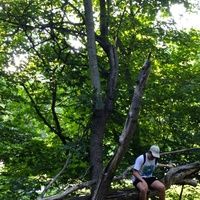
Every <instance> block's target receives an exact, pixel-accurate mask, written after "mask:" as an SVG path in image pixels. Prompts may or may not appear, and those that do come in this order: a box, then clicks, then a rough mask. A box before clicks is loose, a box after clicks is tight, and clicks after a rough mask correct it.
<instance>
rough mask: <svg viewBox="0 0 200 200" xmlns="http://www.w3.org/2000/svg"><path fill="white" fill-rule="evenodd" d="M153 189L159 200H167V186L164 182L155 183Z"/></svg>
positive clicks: (152, 185)
mask: <svg viewBox="0 0 200 200" xmlns="http://www.w3.org/2000/svg"><path fill="white" fill-rule="evenodd" d="M151 188H152V189H154V190H155V191H157V192H158V196H159V200H165V185H164V184H163V183H162V182H160V181H158V180H156V181H154V182H153V183H152V184H151Z"/></svg>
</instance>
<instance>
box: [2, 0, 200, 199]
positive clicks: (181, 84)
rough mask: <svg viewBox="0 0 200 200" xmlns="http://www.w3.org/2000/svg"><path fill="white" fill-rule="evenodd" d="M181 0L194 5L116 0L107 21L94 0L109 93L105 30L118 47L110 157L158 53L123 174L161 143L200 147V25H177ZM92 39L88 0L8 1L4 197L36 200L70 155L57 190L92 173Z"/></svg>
mask: <svg viewBox="0 0 200 200" xmlns="http://www.w3.org/2000/svg"><path fill="white" fill-rule="evenodd" d="M100 2H101V3H102V2H104V1H100ZM105 2H107V1H105ZM196 2H197V3H198V1H196ZM107 3H108V2H107ZM176 3H183V4H184V5H185V6H186V8H188V9H191V10H192V9H193V7H192V4H189V3H188V1H179V0H177V1H175V0H172V1H155V0H152V1H137V0H136V1H113V2H112V4H109V3H108V4H107V10H108V13H107V17H108V18H107V19H106V20H105V21H103V19H101V20H100V18H101V17H102V15H100V14H102V13H103V12H102V11H100V5H99V2H98V1H93V4H94V5H93V7H94V13H95V14H94V22H95V34H96V40H97V43H96V45H97V46H96V47H97V60H98V71H99V74H100V81H101V89H102V91H101V95H102V98H104V97H106V94H107V90H108V82H109V79H108V78H109V75H110V73H111V72H110V65H109V58H108V55H107V54H106V52H105V50H104V49H103V48H102V46H103V45H102V40H101V39H102V37H103V38H104V37H105V38H106V40H105V41H108V42H109V44H112V45H116V46H117V47H118V49H117V51H118V60H119V66H118V67H119V69H118V82H117V88H116V90H115V99H114V108H113V110H112V111H111V115H110V117H109V119H108V122H107V124H106V128H105V131H104V133H105V136H104V138H103V149H102V150H103V163H104V164H105V163H107V161H108V160H109V158H110V157H111V156H112V155H113V153H114V150H115V148H116V146H117V144H118V139H119V135H120V133H121V132H122V130H123V125H124V122H125V119H126V115H127V110H128V108H129V105H130V102H131V98H132V95H133V90H134V86H135V83H136V78H137V74H138V71H139V69H140V68H141V66H142V64H143V62H144V60H145V58H146V56H147V54H148V52H149V51H150V50H151V51H152V73H151V75H150V77H149V80H148V84H147V86H146V90H145V94H144V98H143V102H142V106H141V112H140V118H139V122H138V129H137V135H136V136H135V137H134V138H133V141H132V142H131V145H130V148H129V152H128V153H127V154H126V157H125V158H124V160H123V163H122V165H121V166H120V168H119V172H120V171H123V170H124V169H125V168H126V167H127V166H129V165H130V164H132V161H133V159H134V157H135V156H136V155H138V153H141V152H143V151H144V150H146V149H148V148H149V146H150V145H151V144H153V143H157V144H159V146H160V147H161V149H162V151H171V150H178V149H183V148H197V147H200V145H199V141H200V132H199V128H200V121H199V120H200V119H199V114H200V96H199V93H200V70H199V63H200V56H199V50H200V49H199V48H200V45H199V44H200V40H199V36H200V33H199V31H198V30H194V29H191V30H177V28H176V26H175V24H174V22H173V21H172V20H169V19H170V12H169V11H170V6H171V5H172V4H176ZM101 6H102V5H101ZM101 8H102V7H101ZM158 13H159V14H160V15H161V16H162V18H157V16H158ZM99 15H100V16H99ZM167 19H168V20H167ZM102 21H103V22H104V23H105V24H107V25H108V30H106V28H105V26H101V25H102ZM104 28H105V30H104ZM107 31H108V32H109V33H107ZM100 32H101V33H100ZM103 33H104V34H103ZM86 41H87V38H86V27H85V15H84V6H83V3H82V2H80V1H67V0H66V1H65V0H63V1H58V0H51V1H49V0H43V1H41V0H38V1H31V0H30V1H25V0H7V1H6V0H4V1H2V2H1V3H0V44H1V45H0V52H1V54H0V73H1V79H0V87H1V90H0V113H1V115H0V160H1V165H0V173H1V176H0V199H4V200H7V199H8V200H9V199H20V200H23V199H24V200H25V199H36V197H37V196H38V193H39V192H40V190H41V186H44V185H46V184H47V183H48V182H49V180H50V178H52V177H54V176H55V175H56V174H57V173H58V172H59V171H60V170H61V169H62V167H63V165H64V164H65V162H66V160H67V159H69V163H68V166H67V169H66V170H65V172H64V173H63V174H62V176H61V177H60V178H59V179H58V180H57V182H56V184H54V185H53V187H52V190H50V192H49V193H56V192H58V191H61V190H62V189H63V188H64V187H66V186H70V185H71V184H72V183H73V184H74V183H78V182H81V181H86V180H90V178H91V176H90V170H91V166H90V155H89V149H90V146H91V145H90V139H91V135H92V131H91V128H92V123H91V121H92V119H93V117H94V101H95V100H94V91H93V87H92V84H91V72H90V70H89V67H88V57H87V47H86ZM198 158H199V152H192V153H191V154H183V155H182V154H181V155H178V156H176V157H166V158H165V157H164V158H163V160H164V161H165V162H168V161H172V162H176V163H177V164H183V163H188V162H193V161H195V160H197V159H198Z"/></svg>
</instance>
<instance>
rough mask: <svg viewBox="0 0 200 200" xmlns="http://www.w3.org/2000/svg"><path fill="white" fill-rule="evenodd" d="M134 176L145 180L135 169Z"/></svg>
mask: <svg viewBox="0 0 200 200" xmlns="http://www.w3.org/2000/svg"><path fill="white" fill-rule="evenodd" d="M133 176H135V177H136V178H137V179H139V180H140V181H142V182H143V181H144V179H143V178H142V176H140V174H139V172H138V171H137V170H135V169H133Z"/></svg>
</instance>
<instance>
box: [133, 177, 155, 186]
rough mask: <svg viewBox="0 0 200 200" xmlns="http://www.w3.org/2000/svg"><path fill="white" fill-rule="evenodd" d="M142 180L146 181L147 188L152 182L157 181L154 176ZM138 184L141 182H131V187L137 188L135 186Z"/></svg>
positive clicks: (137, 180)
mask: <svg viewBox="0 0 200 200" xmlns="http://www.w3.org/2000/svg"><path fill="white" fill-rule="evenodd" d="M143 179H144V180H145V181H146V183H147V185H148V186H149V188H151V184H152V183H153V182H154V181H156V180H158V179H157V178H156V177H155V176H152V177H148V178H143ZM139 182H141V181H140V180H139V179H136V180H135V181H134V182H133V185H134V186H135V187H136V188H137V184H138V183H139Z"/></svg>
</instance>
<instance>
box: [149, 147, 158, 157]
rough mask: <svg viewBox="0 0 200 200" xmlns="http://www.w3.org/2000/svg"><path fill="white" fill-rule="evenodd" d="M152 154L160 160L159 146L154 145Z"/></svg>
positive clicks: (151, 150)
mask: <svg viewBox="0 0 200 200" xmlns="http://www.w3.org/2000/svg"><path fill="white" fill-rule="evenodd" d="M149 151H150V152H151V154H152V156H153V157H155V158H160V148H159V146H157V145H152V146H151V147H150V149H149Z"/></svg>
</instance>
